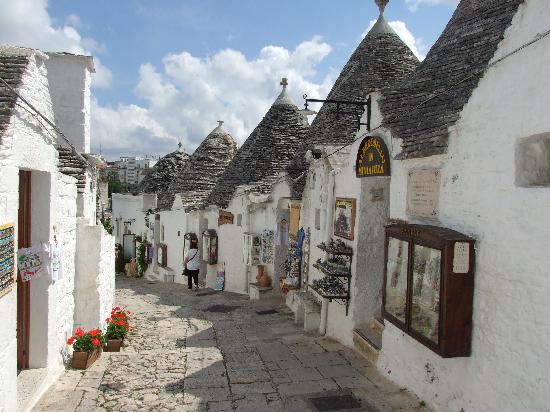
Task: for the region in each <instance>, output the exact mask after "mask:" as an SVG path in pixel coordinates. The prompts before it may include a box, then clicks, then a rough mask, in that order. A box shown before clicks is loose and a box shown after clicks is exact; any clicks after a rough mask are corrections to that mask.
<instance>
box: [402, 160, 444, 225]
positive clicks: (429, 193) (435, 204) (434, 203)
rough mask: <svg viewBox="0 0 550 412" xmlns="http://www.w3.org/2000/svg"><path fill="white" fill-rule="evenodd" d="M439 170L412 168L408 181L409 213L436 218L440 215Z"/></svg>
mask: <svg viewBox="0 0 550 412" xmlns="http://www.w3.org/2000/svg"><path fill="white" fill-rule="evenodd" d="M440 185H441V172H440V171H439V170H433V169H432V170H412V171H410V172H409V179H408V182H407V214H408V215H410V216H418V217H428V218H432V219H433V218H436V217H437V216H438V215H439V187H440Z"/></svg>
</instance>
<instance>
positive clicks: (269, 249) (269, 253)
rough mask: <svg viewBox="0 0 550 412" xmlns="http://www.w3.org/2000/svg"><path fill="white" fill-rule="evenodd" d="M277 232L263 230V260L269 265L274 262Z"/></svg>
mask: <svg viewBox="0 0 550 412" xmlns="http://www.w3.org/2000/svg"><path fill="white" fill-rule="evenodd" d="M274 238H275V233H274V232H273V230H264V231H263V232H262V249H261V258H260V259H261V261H262V263H263V264H266V265H269V264H271V263H273V250H274V248H273V243H274V240H275V239H274Z"/></svg>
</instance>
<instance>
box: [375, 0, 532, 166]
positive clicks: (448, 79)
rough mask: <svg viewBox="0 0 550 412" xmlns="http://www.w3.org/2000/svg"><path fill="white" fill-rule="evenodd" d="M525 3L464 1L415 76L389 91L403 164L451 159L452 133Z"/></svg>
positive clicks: (385, 102)
mask: <svg viewBox="0 0 550 412" xmlns="http://www.w3.org/2000/svg"><path fill="white" fill-rule="evenodd" d="M522 2H523V0H484V1H479V0H462V1H461V2H460V4H459V5H458V7H457V8H456V10H455V12H454V14H453V16H452V18H451V20H450V21H449V23H448V24H447V27H446V28H445V30H444V31H443V33H442V34H441V36H440V37H439V39H438V40H437V42H436V43H435V44H434V46H433V47H432V48H431V50H430V52H429V53H428V55H427V56H426V59H425V60H424V61H423V62H422V63H421V64H420V66H419V67H418V69H417V70H416V71H415V72H414V74H412V75H411V76H409V77H407V78H405V79H404V80H403V81H402V82H399V83H396V84H393V85H391V86H390V87H389V88H387V89H386V90H384V91H383V98H382V100H381V104H380V108H381V111H382V114H383V119H384V120H383V125H384V126H385V127H388V128H389V129H390V130H391V132H392V135H393V136H394V137H396V138H400V139H402V149H403V150H402V152H401V153H400V155H399V156H398V158H402V159H404V158H416V157H424V156H431V155H435V154H442V153H445V151H446V149H447V144H448V130H449V127H450V126H452V125H454V124H455V123H456V121H457V120H458V119H459V117H460V113H461V111H462V109H463V107H464V105H465V104H466V103H467V102H468V100H469V98H470V96H471V95H472V92H473V90H474V89H475V88H476V87H477V85H478V83H479V80H480V79H481V77H482V76H483V73H484V71H485V69H486V68H487V66H488V64H489V62H490V61H491V59H492V57H493V56H494V54H495V51H496V49H497V46H498V44H499V43H500V41H501V40H502V39H503V37H504V32H505V30H506V29H507V28H508V27H509V25H510V23H511V21H512V18H513V17H514V15H515V14H516V12H517V10H518V7H519V5H520V4H521V3H522ZM466 79H467V80H466Z"/></svg>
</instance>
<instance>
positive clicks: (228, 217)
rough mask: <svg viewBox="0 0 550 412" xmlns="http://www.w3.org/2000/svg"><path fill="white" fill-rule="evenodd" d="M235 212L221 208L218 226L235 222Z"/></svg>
mask: <svg viewBox="0 0 550 412" xmlns="http://www.w3.org/2000/svg"><path fill="white" fill-rule="evenodd" d="M233 219H234V216H233V213H231V212H227V211H225V210H220V214H219V215H218V226H221V225H225V224H230V225H232V224H233Z"/></svg>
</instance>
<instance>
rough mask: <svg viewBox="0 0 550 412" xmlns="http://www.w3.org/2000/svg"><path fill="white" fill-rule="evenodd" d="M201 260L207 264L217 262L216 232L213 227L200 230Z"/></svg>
mask: <svg viewBox="0 0 550 412" xmlns="http://www.w3.org/2000/svg"><path fill="white" fill-rule="evenodd" d="M202 260H204V261H205V262H206V263H208V264H209V265H215V264H216V263H218V234H217V233H216V231H215V230H214V229H208V230H205V231H204V232H202Z"/></svg>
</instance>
